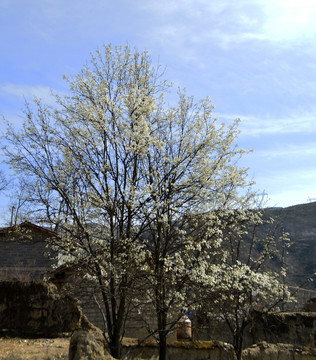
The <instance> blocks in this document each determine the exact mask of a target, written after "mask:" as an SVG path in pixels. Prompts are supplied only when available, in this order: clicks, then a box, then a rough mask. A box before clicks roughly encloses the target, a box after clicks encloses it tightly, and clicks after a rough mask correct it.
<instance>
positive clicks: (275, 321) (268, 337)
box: [252, 312, 316, 346]
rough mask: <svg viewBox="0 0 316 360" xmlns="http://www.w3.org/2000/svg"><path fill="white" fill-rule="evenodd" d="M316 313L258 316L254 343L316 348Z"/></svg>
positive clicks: (253, 338) (254, 328)
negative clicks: (264, 342)
mask: <svg viewBox="0 0 316 360" xmlns="http://www.w3.org/2000/svg"><path fill="white" fill-rule="evenodd" d="M315 340H316V312H296V313H295V312H293V313H292V312H290V313H268V314H260V315H258V316H257V319H256V323H255V326H254V327H253V329H252V342H253V343H258V342H261V341H267V342H269V343H285V344H294V345H301V346H316V344H315Z"/></svg>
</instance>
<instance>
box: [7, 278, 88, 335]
mask: <svg viewBox="0 0 316 360" xmlns="http://www.w3.org/2000/svg"><path fill="white" fill-rule="evenodd" d="M0 294H1V296H0V334H1V333H2V334H9V335H14V336H26V337H49V338H51V337H58V336H60V335H61V334H63V333H65V332H66V333H67V332H71V331H73V330H74V329H76V328H81V327H87V326H89V322H88V320H87V319H86V317H85V315H84V314H83V313H82V310H81V308H80V306H79V302H78V300H76V299H74V298H72V297H71V296H69V295H62V294H60V293H59V292H58V291H57V288H56V286H55V285H53V284H47V283H43V282H40V281H31V282H20V281H0Z"/></svg>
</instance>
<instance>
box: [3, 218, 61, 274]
mask: <svg viewBox="0 0 316 360" xmlns="http://www.w3.org/2000/svg"><path fill="white" fill-rule="evenodd" d="M57 236H58V235H57V233H56V232H54V231H51V230H48V229H46V228H44V227H41V226H38V225H35V224H33V223H31V222H29V221H25V222H23V223H21V224H19V225H14V226H9V227H6V228H2V229H0V280H22V281H28V280H41V279H42V278H43V276H44V275H45V274H46V273H47V272H48V271H49V270H50V269H51V266H52V265H53V264H54V261H53V260H52V259H50V258H49V256H48V255H47V252H48V248H47V241H48V239H49V238H53V237H54V238H55V237H57Z"/></svg>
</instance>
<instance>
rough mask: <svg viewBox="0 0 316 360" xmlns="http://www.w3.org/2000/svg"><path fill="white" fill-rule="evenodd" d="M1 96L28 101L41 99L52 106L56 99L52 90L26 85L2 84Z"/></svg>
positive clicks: (40, 86) (0, 88) (0, 86)
mask: <svg viewBox="0 0 316 360" xmlns="http://www.w3.org/2000/svg"><path fill="white" fill-rule="evenodd" d="M0 94H2V95H4V96H8V95H9V96H14V97H17V98H20V99H21V100H22V99H25V100H27V101H29V100H32V99H33V98H38V99H41V100H42V101H43V102H44V103H46V104H49V105H52V104H54V103H55V98H54V96H53V95H52V89H50V88H49V87H47V86H42V85H24V84H13V83H11V84H10V83H7V84H3V85H1V84H0Z"/></svg>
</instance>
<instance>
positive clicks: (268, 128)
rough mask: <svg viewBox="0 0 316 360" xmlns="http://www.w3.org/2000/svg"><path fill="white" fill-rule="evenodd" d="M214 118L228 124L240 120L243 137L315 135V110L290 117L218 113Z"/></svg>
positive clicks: (297, 113)
mask: <svg viewBox="0 0 316 360" xmlns="http://www.w3.org/2000/svg"><path fill="white" fill-rule="evenodd" d="M216 116H217V117H218V118H219V119H221V120H224V121H228V122H230V121H233V120H234V119H241V124H240V128H241V131H242V135H244V136H262V135H269V134H270V135H272V134H277V135H281V134H298V133H309V134H310V133H312V132H313V133H314V132H315V133H316V122H315V119H316V109H315V110H314V111H312V112H303V111H302V112H297V110H296V111H295V113H293V114H292V115H289V116H284V117H278V116H263V115H262V116H256V115H243V114H224V113H218V114H216Z"/></svg>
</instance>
